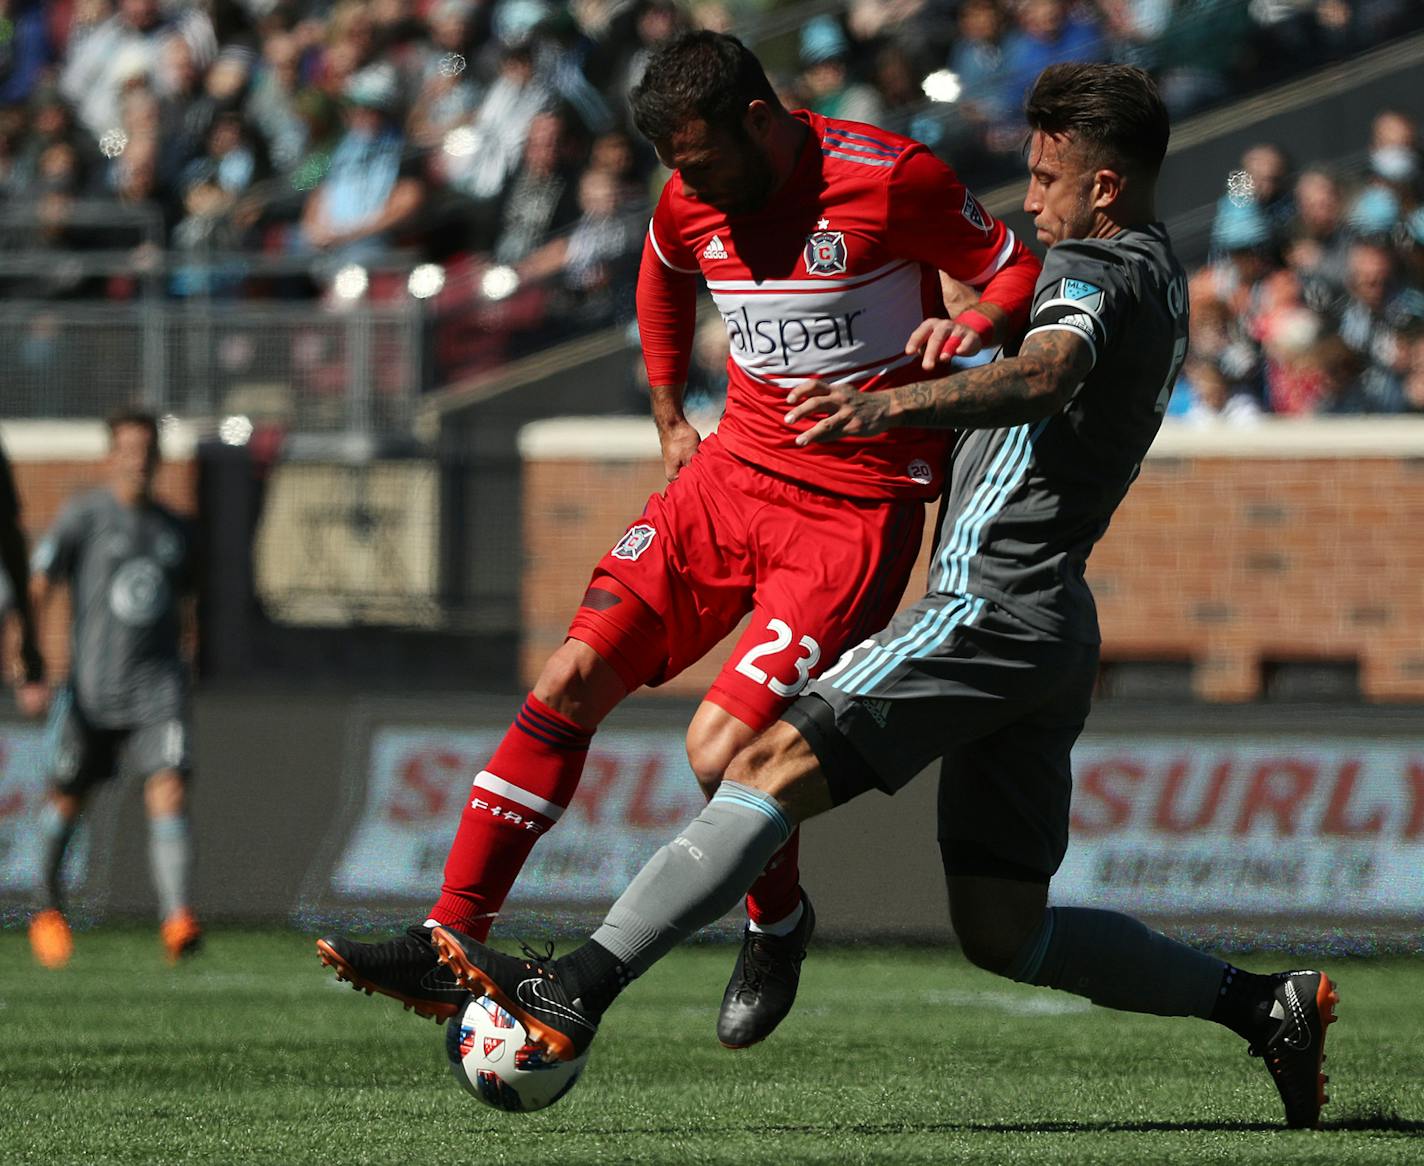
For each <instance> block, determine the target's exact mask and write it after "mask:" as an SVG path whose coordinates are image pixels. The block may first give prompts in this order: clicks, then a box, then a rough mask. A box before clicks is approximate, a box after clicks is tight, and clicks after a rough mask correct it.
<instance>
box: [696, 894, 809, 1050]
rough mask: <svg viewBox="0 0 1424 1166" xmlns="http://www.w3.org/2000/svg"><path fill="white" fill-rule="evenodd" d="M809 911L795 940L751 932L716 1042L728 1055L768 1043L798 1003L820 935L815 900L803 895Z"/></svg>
mask: <svg viewBox="0 0 1424 1166" xmlns="http://www.w3.org/2000/svg"><path fill="white" fill-rule="evenodd" d="M801 902H802V904H803V905H804V906H805V908H806V909H805V911H803V912H802V914H801V919H800V921H799V922H798V923H797V924H796V929H795V930H794V931H792V932H791V934H790V935H786V936H777V935H767V934H765V933H763V932H759V931H753V930H751V928H748V929H747V930H746V932H745V933H744V934H743V935H742V952H741V954H740V955H739V956H737V966H736V967H734V968H733V969H732V978H731V980H729V981H728V983H727V991H726V994H725V995H724V996H723V997H722V1013H721V1015H720V1016H718V1017H717V1039H718V1040H719V1041H721V1042H722V1044H723V1045H724V1046H725V1047H726V1048H729V1049H744V1048H747V1047H748V1046H749V1045H754V1044H756V1043H757V1042H758V1041H763V1040H766V1038H767V1037H769V1036H770V1035H771V1034H772V1032H774V1031H775V1029H776V1026H777V1025H778V1024H780V1023H781V1022H782V1021H783V1020H785V1019H786V1014H787V1013H788V1012H790V1011H791V1006H792V1005H793V1004H794V1003H796V987H797V985H798V984H799V983H800V982H801V961H802V960H804V959H805V958H806V946H807V945H808V944H809V943H810V942H811V935H812V933H813V932H814V931H815V930H816V912H815V911H813V910H812V909H811V897H810V896H809V895H807V894H806V892H805V891H802V892H801Z"/></svg>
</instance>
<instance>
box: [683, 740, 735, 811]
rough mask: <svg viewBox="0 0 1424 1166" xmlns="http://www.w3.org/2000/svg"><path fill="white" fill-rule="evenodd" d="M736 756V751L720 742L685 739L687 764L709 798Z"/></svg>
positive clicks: (715, 790)
mask: <svg viewBox="0 0 1424 1166" xmlns="http://www.w3.org/2000/svg"><path fill="white" fill-rule="evenodd" d="M736 755H737V750H736V749H735V748H734V747H730V746H728V745H727V744H726V743H725V742H722V741H709V740H697V739H694V738H693V737H691V736H689V737H688V739H687V763H688V765H690V766H691V767H692V773H693V776H694V777H696V778H697V784H698V785H699V786H701V787H702V792H703V793H704V794H705V795H706V796H707V797H709V798H710V797H711V796H712V795H713V794H714V793H716V792H717V787H718V786H719V785H721V784H722V777H723V775H725V774H726V772H727V767H728V766H729V765H730V764H731V763H732V758H733V757H735V756H736Z"/></svg>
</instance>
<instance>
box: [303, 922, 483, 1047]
mask: <svg viewBox="0 0 1424 1166" xmlns="http://www.w3.org/2000/svg"><path fill="white" fill-rule="evenodd" d="M316 951H317V955H318V956H319V957H320V959H321V962H322V963H324V964H325V965H326V966H327V967H329V968H331V969H333V970H334V971H335V972H336V978H337V979H338V980H344V981H346V982H347V983H349V984H350V985H351V986H352V987H353V988H355V989H357V990H360V991H364V992H365V993H366V995H368V996H369V995H371V993H372V992H379V993H380V994H381V995H383V996H389V997H390V998H391V999H392V1000H399V1001H400V1002H401V1003H402V1004H403V1005H404V1006H405V1007H406V1008H407V1009H408V1010H410V1011H412V1012H414V1013H415V1014H416V1015H417V1016H424V1017H427V1018H429V1019H432V1020H435V1021H437V1022H439V1023H440V1024H444V1023H445V1021H447V1020H449V1019H450V1017H452V1016H454V1015H455V1012H456V1011H457V1010H458V1009H459V1007H460V1005H461V1004H462V1003H463V1002H464V1000H465V997H466V995H467V993H466V992H465V989H464V988H462V987H461V986H460V984H459V982H458V981H457V980H456V979H455V977H454V976H453V975H451V974H450V972H449V970H448V969H446V968H444V967H442V966H441V964H440V961H439V960H438V959H437V958H436V956H435V948H434V947H432V946H431V943H430V928H428V927H411V928H409V929H408V930H407V931H406V933H405V934H404V935H398V936H396V938H394V939H388V940H386V941H384V942H383V943H358V942H357V941H356V940H354V939H344V938H342V937H340V936H335V935H332V936H327V937H326V938H324V939H318V940H317V941H316Z"/></svg>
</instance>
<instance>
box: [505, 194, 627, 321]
mask: <svg viewBox="0 0 1424 1166" xmlns="http://www.w3.org/2000/svg"><path fill="white" fill-rule="evenodd" d="M578 204H579V211H580V214H579V218H578V221H577V222H575V223H574V225H573V228H572V229H571V230H570V231H569V232H568V233H567V234H565V235H561V236H558V237H556V238H554V239H551V240H550V241H549V242H548V243H545V244H544V245H543V246H542V247H540V248H539V249H538V250H537V251H535V252H534V253H533V254H532V255H530V256H529V257H528V258H527V259H526V260H525V261H524V262H523V263H522V264H520V266H519V276H520V279H521V280H523V281H526V282H535V283H538V282H542V281H544V280H548V279H550V278H551V277H556V278H557V284H558V287H559V289H560V291H561V293H562V294H561V295H560V296H559V300H560V301H561V303H560V309H561V313H560V314H561V315H562V316H563V317H565V318H568V317H570V316H571V317H573V318H574V319H575V320H577V321H578V322H580V323H583V324H586V325H594V324H597V325H603V324H611V323H613V321H614V320H615V319H616V318H619V317H620V316H621V315H622V314H623V310H624V309H628V308H631V305H632V291H633V287H634V284H635V282H636V276H637V258H638V256H639V255H640V254H641V252H642V243H643V234H644V230H645V227H644V222H643V214H644V211H643V208H640V207H632V208H630V207H627V206H623V207H620V206H619V205H618V186H617V183H616V181H615V180H614V178H613V177H612V176H611V175H609V174H606V173H604V172H602V171H598V170H590V171H588V172H586V173H585V174H584V175H583V177H582V178H580V179H579V184H578Z"/></svg>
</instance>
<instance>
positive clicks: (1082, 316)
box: [1058, 312, 1094, 336]
mask: <svg viewBox="0 0 1424 1166" xmlns="http://www.w3.org/2000/svg"><path fill="white" fill-rule="evenodd" d="M1058 322H1059V323H1060V324H1067V325H1068V327H1070V328H1077V329H1078V330H1079V331H1080V332H1086V333H1087V334H1088V335H1089V336H1092V335H1094V329H1093V318H1092V316H1090V315H1088V314H1087V313H1086V312H1074V313H1073V314H1072V315H1071V316H1064V317H1063V318H1062V319H1060V320H1059V321H1058Z"/></svg>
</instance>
